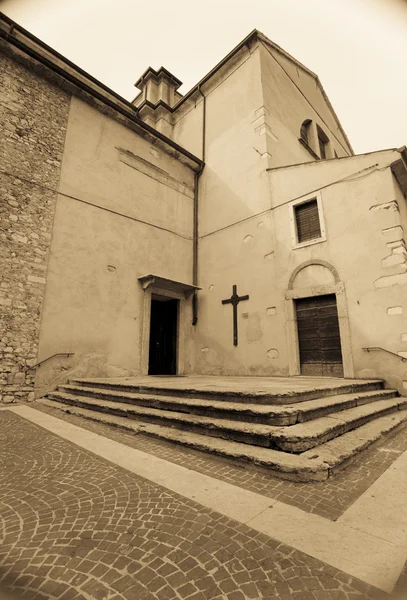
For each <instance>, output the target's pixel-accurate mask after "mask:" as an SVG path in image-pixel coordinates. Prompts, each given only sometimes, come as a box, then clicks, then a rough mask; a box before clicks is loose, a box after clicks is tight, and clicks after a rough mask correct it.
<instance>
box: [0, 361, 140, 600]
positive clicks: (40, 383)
mask: <svg viewBox="0 0 407 600" xmlns="http://www.w3.org/2000/svg"><path fill="white" fill-rule="evenodd" d="M137 374H138V373H137V371H136V370H129V369H122V368H120V367H116V366H115V365H110V364H108V362H107V358H106V356H105V355H104V354H98V353H96V352H93V353H89V354H73V355H72V356H70V357H66V356H65V357H63V356H55V357H53V358H51V359H50V360H49V361H46V362H45V363H43V364H42V365H40V366H39V367H38V368H37V372H36V375H35V390H34V392H35V398H41V397H42V396H45V395H46V394H47V393H48V392H51V391H53V390H55V389H56V388H57V387H58V386H59V385H63V384H65V383H68V381H69V380H70V379H74V378H79V377H130V376H133V375H137ZM0 600H1V599H0Z"/></svg>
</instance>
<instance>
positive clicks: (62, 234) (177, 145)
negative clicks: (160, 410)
mask: <svg viewBox="0 0 407 600" xmlns="http://www.w3.org/2000/svg"><path fill="white" fill-rule="evenodd" d="M0 37H1V45H0V51H1V57H0V59H1V68H0V96H1V100H0V113H1V127H0V137H1V143H0V149H1V150H0V151H1V160H0V194H1V205H0V211H1V212H0V228H1V234H0V235H1V238H0V241H1V244H0V248H1V249H0V256H1V269H0V277H1V282H0V308H1V319H2V330H1V335H0V357H1V358H0V371H1V373H0V377H1V388H2V400H3V402H6V403H7V402H13V401H16V400H17V401H18V400H20V399H22V400H25V399H29V400H30V399H33V398H34V393H35V394H36V396H41V395H42V394H44V393H45V392H46V391H49V390H52V389H54V388H55V387H56V386H57V385H58V384H59V383H63V382H65V381H67V380H68V379H69V378H70V377H122V376H133V375H148V374H155V375H165V374H167V375H171V374H177V375H191V374H194V375H231V376H232V375H233V376H235V375H246V376H279V377H287V376H298V375H306V376H314V377H335V378H337V377H345V378H348V379H353V378H358V379H376V378H378V379H383V380H384V381H385V382H386V384H387V385H388V386H389V387H392V388H394V389H396V390H398V392H399V393H400V394H402V395H406V393H407V363H406V362H405V360H404V359H407V322H406V313H407V250H406V231H407V204H406V194H407V152H406V149H405V148H401V149H388V150H381V151H377V152H370V153H367V154H361V155H355V154H354V152H353V150H352V147H351V145H350V142H349V140H348V138H347V136H346V134H345V132H344V131H343V129H342V126H341V124H340V122H339V120H338V118H337V116H336V114H335V111H334V109H333V107H332V106H331V104H330V102H329V99H328V98H327V96H326V93H325V92H324V89H323V87H322V85H321V83H320V81H319V79H318V77H317V76H316V75H315V74H314V73H312V72H311V71H310V70H309V69H307V68H306V67H304V66H303V65H302V64H301V63H299V62H298V61H297V60H295V59H294V58H293V57H291V56H290V55H289V54H287V52H285V51H284V50H282V49H281V48H280V47H278V46H277V45H276V44H274V43H273V42H271V41H270V40H269V39H268V38H267V37H265V36H264V35H263V34H262V33H260V32H259V31H257V30H255V31H253V32H252V33H251V34H249V35H248V36H247V37H246V38H245V39H244V40H243V41H242V42H241V43H240V44H239V45H238V46H236V48H234V49H233V50H232V51H231V52H230V53H229V54H228V55H227V56H226V57H225V58H224V59H223V60H222V61H221V62H220V63H219V64H218V65H216V66H215V67H214V68H213V69H212V71H210V72H209V73H208V74H207V75H206V76H205V77H204V78H203V79H202V80H201V81H200V82H199V83H198V84H197V85H196V86H195V87H194V88H192V89H191V90H190V91H189V92H188V93H186V94H185V95H182V94H181V93H180V92H179V91H178V90H179V87H180V85H181V81H180V80H179V79H177V77H175V76H174V75H173V74H171V73H170V72H169V71H167V70H166V69H165V68H163V67H161V68H160V69H158V70H157V71H156V70H154V69H152V68H148V69H147V70H146V71H145V72H144V73H143V75H142V76H141V77H140V78H139V79H138V80H137V82H136V87H137V88H138V90H139V93H138V95H137V96H136V97H135V99H134V100H133V102H129V101H127V100H125V99H123V98H122V97H120V96H119V95H117V94H115V93H114V92H113V91H111V90H110V89H108V88H106V87H105V86H104V85H102V84H101V83H100V82H98V81H96V80H95V79H94V78H92V77H91V76H90V75H89V74H87V73H85V72H84V71H82V70H81V69H79V68H78V67H76V66H75V65H73V64H72V63H70V62H69V61H68V60H67V59H65V58H64V57H62V56H61V55H59V54H58V53H57V52H56V51H54V50H53V49H51V48H49V47H48V46H47V45H45V44H44V43H43V42H41V41H40V40H38V39H37V38H35V37H34V36H33V35H31V34H30V33H29V32H27V31H25V30H24V29H23V28H22V27H20V26H19V25H17V24H16V23H14V22H13V21H11V20H10V19H9V18H8V17H6V16H4V15H2V16H1V18H0ZM225 301H228V302H225ZM234 311H236V320H235V321H234V318H233V314H234ZM39 363H41V364H39Z"/></svg>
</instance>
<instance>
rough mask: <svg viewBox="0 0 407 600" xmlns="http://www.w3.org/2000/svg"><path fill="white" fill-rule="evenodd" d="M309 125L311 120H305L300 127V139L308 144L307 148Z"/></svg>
mask: <svg viewBox="0 0 407 600" xmlns="http://www.w3.org/2000/svg"><path fill="white" fill-rule="evenodd" d="M311 123H312V121H311V119H307V120H306V121H304V123H303V124H302V125H301V130H300V138H301V139H302V141H303V142H305V143H306V144H308V146H309V145H310V143H309V142H310V141H309V130H310V125H311Z"/></svg>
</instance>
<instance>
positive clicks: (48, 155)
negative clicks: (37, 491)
mask: <svg viewBox="0 0 407 600" xmlns="http://www.w3.org/2000/svg"><path fill="white" fill-rule="evenodd" d="M2 50H3V51H4V54H2V56H1V58H0V149H1V150H0V152H1V160H0V264H1V267H0V401H2V402H5V403H9V402H14V401H20V400H31V399H33V397H34V394H33V377H34V371H33V370H32V371H30V372H28V373H27V372H26V370H27V369H28V368H29V367H31V366H33V365H34V364H35V363H36V360H37V348H38V336H39V330H40V321H41V307H42V302H43V297H44V292H45V285H46V279H47V262H48V251H49V246H50V240H51V234H52V227H53V218H54V212H55V203H56V197H57V194H56V193H55V190H56V189H57V187H58V182H59V175H60V167H61V160H62V154H63V149H64V143H65V133H66V126H67V120H68V112H69V106H70V95H69V94H67V93H66V92H64V91H62V90H61V89H59V88H58V87H56V86H55V84H53V83H51V82H50V81H48V80H47V79H46V78H44V77H42V76H40V75H39V74H38V73H37V72H36V66H35V63H33V62H32V61H27V60H26V59H23V58H21V57H19V56H18V55H13V53H12V52H11V51H10V50H9V48H8V47H7V46H6V45H4V46H3V47H0V53H1V52H2ZM61 351H63V349H61Z"/></svg>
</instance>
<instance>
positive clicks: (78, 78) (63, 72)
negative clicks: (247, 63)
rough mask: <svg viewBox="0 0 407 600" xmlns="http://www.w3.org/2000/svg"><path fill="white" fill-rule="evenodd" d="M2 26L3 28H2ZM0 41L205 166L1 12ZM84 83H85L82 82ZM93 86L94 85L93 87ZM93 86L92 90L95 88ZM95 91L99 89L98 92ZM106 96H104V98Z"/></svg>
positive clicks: (129, 105) (111, 92)
mask: <svg viewBox="0 0 407 600" xmlns="http://www.w3.org/2000/svg"><path fill="white" fill-rule="evenodd" d="M2 25H3V27H2ZM4 25H6V26H8V27H9V31H7V30H6V29H5V27H4ZM14 32H17V33H18V34H20V36H22V37H23V38H27V40H30V41H31V42H33V44H34V45H35V46H37V48H34V47H33V46H32V45H29V44H28V43H27V41H26V40H24V39H17V37H16V36H15V35H14ZM0 39H3V40H5V42H7V43H9V44H11V45H12V46H15V47H16V48H18V49H19V50H20V51H22V52H24V53H25V54H27V55H28V56H30V57H31V58H34V59H35V60H37V61H38V62H39V63H41V64H42V65H44V66H46V67H47V68H49V69H50V70H51V71H53V72H54V73H56V74H57V75H59V76H60V77H62V78H64V79H66V80H67V81H69V82H70V83H71V84H74V85H75V86H77V87H78V88H80V89H82V90H83V91H85V92H86V93H88V94H89V95H90V96H92V97H94V98H96V99H97V100H99V101H100V102H102V103H103V104H105V105H106V106H109V107H110V108H112V109H113V110H115V111H117V112H119V113H120V114H122V115H123V116H124V117H126V118H128V119H129V120H130V121H132V122H133V123H135V124H136V125H137V126H138V127H140V129H142V130H144V131H145V132H146V133H148V134H149V135H151V136H153V137H155V138H157V139H158V140H160V141H161V142H162V143H164V144H165V145H167V146H170V147H171V148H172V149H173V150H175V151H176V152H178V153H179V154H181V155H183V156H185V157H186V158H187V159H188V160H190V161H192V162H193V163H195V164H196V165H198V167H199V168H202V166H203V162H202V160H201V159H199V158H198V157H196V156H194V155H193V154H192V153H191V152H189V151H188V150H186V149H185V148H183V147H182V146H180V145H179V144H177V143H176V142H174V141H172V140H171V139H170V138H168V137H167V136H165V135H164V134H162V133H160V132H159V131H157V130H156V129H154V128H153V127H151V126H150V125H147V123H145V122H144V121H142V120H141V119H140V118H139V117H138V116H137V112H138V110H137V108H136V107H135V106H134V105H133V104H131V102H129V101H128V100H126V99H125V98H123V97H122V96H120V95H119V94H117V93H116V92H114V91H113V90H111V89H110V88H108V87H107V86H106V85H104V84H103V83H101V82H100V81H98V80H97V79H95V78H94V77H92V76H91V75H89V73H87V72H86V71H84V70H83V69H81V68H80V67H78V66H77V65H75V64H74V63H73V62H71V61H70V60H68V59H67V58H65V57H64V56H63V55H62V54H60V53H59V52H57V51H56V50H54V49H53V48H51V47H50V46H48V45H47V44H46V43H45V42H43V41H42V40H40V39H39V38H37V37H36V36H35V35H33V34H32V33H30V32H29V31H27V30H26V29H24V27H22V26H21V25H19V24H18V23H16V22H15V21H13V20H12V19H10V17H7V15H5V14H4V13H2V12H0ZM41 50H43V51H45V52H47V53H48V54H50V55H51V57H50V58H48V57H47V56H45V55H44V54H41ZM52 59H56V60H58V61H59V62H61V63H62V66H59V65H58V64H56V62H53V60H52ZM67 67H68V68H69V69H71V70H72V71H73V73H70V72H69V71H68V69H67ZM83 80H85V81H83ZM90 84H91V85H90ZM92 86H93V87H92ZM95 88H96V89H95ZM103 92H104V93H105V94H103Z"/></svg>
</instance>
